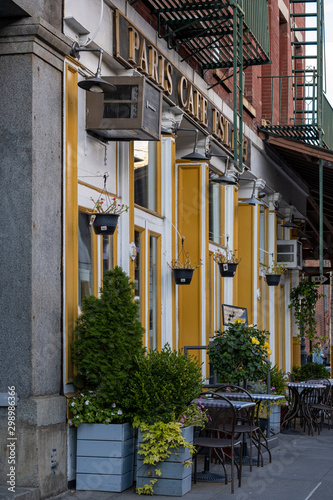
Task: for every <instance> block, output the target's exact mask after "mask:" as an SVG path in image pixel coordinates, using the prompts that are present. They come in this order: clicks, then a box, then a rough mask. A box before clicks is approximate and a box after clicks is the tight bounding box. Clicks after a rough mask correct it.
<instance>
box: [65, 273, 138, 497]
mask: <svg viewBox="0 0 333 500" xmlns="http://www.w3.org/2000/svg"><path fill="white" fill-rule="evenodd" d="M133 287H134V285H133V283H132V282H131V281H130V279H129V277H128V276H126V274H125V273H124V272H123V271H122V269H120V268H119V267H116V268H115V269H113V270H111V271H108V272H107V273H106V277H105V279H104V281H103V288H102V290H101V296H100V298H97V297H94V296H90V297H86V298H85V299H84V301H83V304H82V314H81V315H80V316H79V318H78V320H77V326H76V329H75V330H74V341H73V344H72V347H73V361H74V363H75V365H76V368H77V374H76V376H75V379H74V382H75V386H76V388H77V394H76V395H75V396H74V398H72V400H71V401H70V403H69V404H70V409H71V411H72V415H73V418H72V422H73V423H74V425H76V426H78V433H77V471H76V483H77V484H76V487H77V489H82V490H100V491H118V492H119V491H123V490H125V489H127V488H129V487H130V486H131V485H132V483H133V457H134V434H133V429H132V426H131V425H130V424H129V422H130V418H129V413H128V411H127V409H126V405H125V404H124V402H125V396H126V395H127V392H128V374H129V373H132V372H133V371H134V370H135V368H136V366H137V365H136V363H137V359H139V357H140V356H142V355H143V352H144V350H143V348H142V334H143V331H144V330H143V328H142V326H141V324H140V322H139V320H138V307H139V305H138V303H137V302H136V301H134V300H133V299H134V294H133Z"/></svg>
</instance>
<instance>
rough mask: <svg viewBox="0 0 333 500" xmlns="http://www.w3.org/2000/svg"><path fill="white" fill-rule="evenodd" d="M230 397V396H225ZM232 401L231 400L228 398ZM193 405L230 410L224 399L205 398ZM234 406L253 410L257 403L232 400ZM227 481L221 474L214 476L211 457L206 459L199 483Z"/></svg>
mask: <svg viewBox="0 0 333 500" xmlns="http://www.w3.org/2000/svg"><path fill="white" fill-rule="evenodd" d="M225 397H228V396H225ZM228 399H231V398H228ZM192 403H196V404H198V403H200V404H203V405H204V406H205V407H208V408H230V406H229V404H228V402H227V401H225V400H223V399H214V398H209V397H206V396H203V397H201V398H196V399H194V400H193V401H192ZM232 404H233V406H234V408H235V409H236V410H244V409H247V408H253V407H254V406H255V405H256V403H254V402H252V401H249V400H247V401H244V400H243V401H241V400H232ZM224 479H225V477H224V476H222V475H221V474H214V473H212V472H210V471H209V457H208V456H207V457H205V462H204V470H203V471H202V472H200V473H198V474H197V481H223V480H224Z"/></svg>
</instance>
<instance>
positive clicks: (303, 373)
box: [291, 363, 329, 382]
mask: <svg viewBox="0 0 333 500" xmlns="http://www.w3.org/2000/svg"><path fill="white" fill-rule="evenodd" d="M328 375H329V372H328V370H327V368H326V367H325V366H324V365H323V364H321V363H306V364H305V365H302V366H293V367H292V371H291V378H292V380H293V382H304V381H305V380H308V379H309V378H312V377H325V378H328Z"/></svg>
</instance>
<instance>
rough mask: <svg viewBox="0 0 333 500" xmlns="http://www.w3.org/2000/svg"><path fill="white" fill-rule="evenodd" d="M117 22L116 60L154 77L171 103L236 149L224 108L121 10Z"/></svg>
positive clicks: (247, 155)
mask: <svg viewBox="0 0 333 500" xmlns="http://www.w3.org/2000/svg"><path fill="white" fill-rule="evenodd" d="M115 23H116V25H115V57H116V59H117V60H118V61H119V62H121V63H122V64H123V65H124V66H126V67H129V68H135V69H136V70H137V71H139V72H140V73H142V74H143V75H145V76H146V77H147V78H148V79H150V80H151V81H152V82H153V83H154V84H155V85H157V86H158V87H159V88H160V89H161V90H162V92H163V95H164V98H165V99H166V100H167V101H168V102H170V103H171V104H173V105H175V106H178V107H179V108H180V109H182V110H183V111H184V113H185V114H187V115H188V116H189V117H191V119H192V120H193V121H194V122H196V123H197V125H198V127H200V128H202V129H203V130H204V131H206V133H207V135H212V136H213V137H214V138H215V139H216V140H217V142H219V143H220V144H221V145H223V146H224V147H226V148H228V149H229V150H230V151H231V152H232V144H233V143H234V141H233V133H234V127H233V124H232V123H231V122H230V121H229V120H228V119H227V118H226V116H225V115H223V113H222V111H221V110H220V109H218V108H217V107H216V106H215V104H214V103H213V102H212V101H211V100H210V99H208V97H207V96H206V95H204V94H203V93H202V92H201V91H200V90H199V89H198V88H197V87H196V86H195V85H194V84H193V82H191V81H190V80H189V79H188V78H186V76H185V75H183V73H182V72H181V71H180V70H179V69H178V68H177V67H176V66H175V65H174V64H172V63H171V62H170V61H169V60H168V59H167V58H166V57H165V55H164V54H162V52H160V50H158V49H157V47H156V46H155V45H154V44H153V43H152V42H151V41H150V40H148V39H147V38H146V37H145V36H144V34H143V33H142V32H141V31H140V30H139V29H137V28H136V27H134V26H133V25H132V24H131V23H130V22H129V20H128V19H126V17H124V16H123V15H122V14H121V13H120V12H118V11H117V13H116V16H115ZM243 161H244V163H245V164H246V165H248V166H250V141H249V140H248V139H247V138H244V139H243Z"/></svg>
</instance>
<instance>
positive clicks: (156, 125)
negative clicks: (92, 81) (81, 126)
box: [86, 76, 162, 141]
mask: <svg viewBox="0 0 333 500" xmlns="http://www.w3.org/2000/svg"><path fill="white" fill-rule="evenodd" d="M103 79H104V80H106V81H107V82H109V83H112V84H113V85H115V86H116V87H117V90H116V91H115V92H112V93H105V94H103V93H94V92H87V96H86V97H87V109H86V128H87V130H89V131H90V132H93V133H94V134H97V135H99V136H100V137H102V138H104V139H106V140H129V141H134V140H145V141H158V140H160V137H161V116H162V92H161V90H160V89H158V88H157V87H156V86H155V85H153V84H152V83H151V82H150V81H149V80H147V79H146V78H145V77H144V76H126V77H117V76H112V77H111V76H103Z"/></svg>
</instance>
